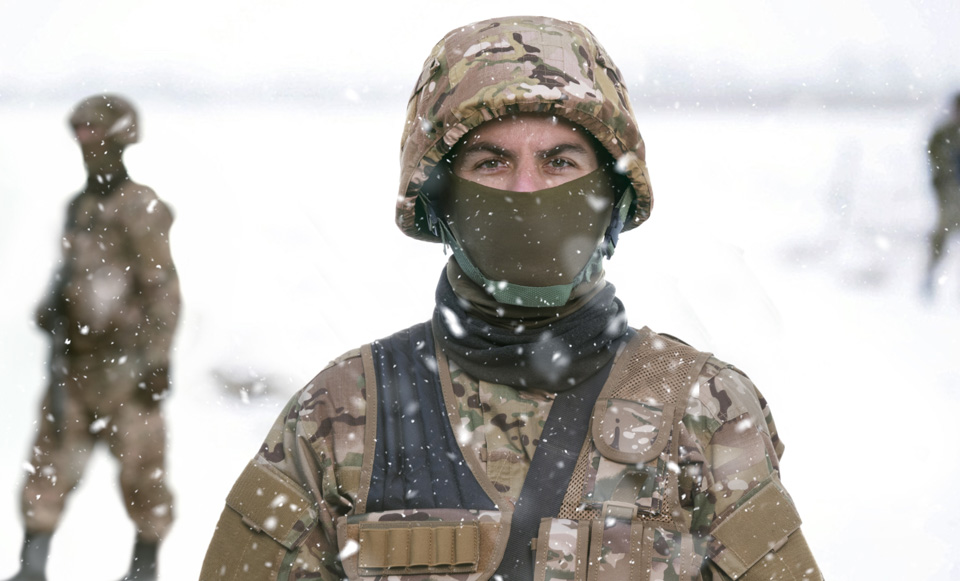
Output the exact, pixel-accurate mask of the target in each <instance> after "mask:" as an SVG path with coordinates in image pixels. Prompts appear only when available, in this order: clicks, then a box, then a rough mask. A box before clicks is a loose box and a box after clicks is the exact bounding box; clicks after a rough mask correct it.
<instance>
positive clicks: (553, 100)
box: [396, 16, 653, 242]
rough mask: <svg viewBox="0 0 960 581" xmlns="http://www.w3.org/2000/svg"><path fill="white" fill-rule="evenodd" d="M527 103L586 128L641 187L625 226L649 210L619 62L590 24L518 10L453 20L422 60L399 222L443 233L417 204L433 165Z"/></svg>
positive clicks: (403, 151) (403, 152) (407, 136)
mask: <svg viewBox="0 0 960 581" xmlns="http://www.w3.org/2000/svg"><path fill="white" fill-rule="evenodd" d="M527 112H530V113H550V114H555V115H558V116H561V117H564V118H566V119H568V120H570V121H572V122H574V123H576V124H578V125H580V126H582V127H584V128H585V129H587V130H588V131H589V132H590V133H591V134H592V135H593V136H594V137H595V138H596V139H597V140H598V141H599V142H600V143H601V144H602V145H603V146H604V148H605V149H606V150H607V151H609V152H610V154H611V155H612V156H613V158H614V159H615V160H617V170H618V171H619V172H621V173H623V174H624V175H625V176H626V177H627V178H628V180H629V182H630V185H632V187H633V190H634V192H635V193H636V198H637V204H636V211H635V212H633V215H632V216H631V217H630V218H629V220H628V222H627V223H626V225H625V226H624V230H629V229H631V228H635V227H636V226H638V225H639V224H640V223H642V222H643V221H644V220H646V219H647V217H649V215H650V210H651V207H652V205H653V195H652V191H651V189H650V180H649V176H648V174H647V167H646V163H645V161H644V156H645V152H644V145H643V139H642V138H641V137H640V131H639V130H638V128H637V122H636V118H635V116H634V113H633V108H632V107H631V106H630V100H629V98H628V97H627V92H626V87H625V86H624V85H623V81H622V77H621V74H620V71H619V69H617V67H616V65H614V63H613V61H612V60H611V59H610V57H609V56H608V55H607V53H606V51H605V50H604V49H603V47H602V46H601V45H600V43H599V42H598V41H597V39H596V38H595V37H594V36H593V34H592V33H591V32H590V31H589V30H587V28H586V27H584V26H582V25H580V24H577V23H576V22H565V21H561V20H555V19H553V18H547V17H540V16H516V17H505V18H495V19H491V20H485V21H482V22H477V23H474V24H470V25H467V26H464V27H462V28H457V29H455V30H453V31H451V32H450V33H448V34H447V35H446V36H445V37H444V38H443V39H442V40H441V41H440V42H439V43H437V45H436V46H435V47H434V49H433V51H432V52H431V53H430V56H428V57H427V60H426V61H425V62H424V66H423V72H422V73H421V75H420V78H419V79H418V81H417V84H416V86H415V87H414V90H413V94H412V96H411V97H410V102H409V104H408V106H407V120H406V125H405V127H404V131H403V137H402V140H401V148H400V160H401V176H400V192H399V196H398V198H397V213H396V220H397V225H398V226H399V227H400V229H401V230H403V232H404V233H405V234H407V235H408V236H411V237H413V238H417V239H420V240H428V241H432V242H438V241H439V239H438V238H437V237H436V236H435V235H434V234H433V233H432V232H430V231H429V230H428V228H426V226H425V224H424V223H423V208H420V210H419V211H418V209H417V205H418V204H417V200H418V196H419V193H420V189H421V187H422V186H423V185H424V183H425V182H426V181H427V179H428V178H429V177H430V174H431V171H432V170H433V168H435V167H436V166H437V164H438V163H439V162H440V160H441V159H443V156H444V155H446V154H447V152H449V151H450V149H452V148H453V146H454V145H455V144H456V143H457V141H458V140H459V139H460V138H461V137H463V136H464V135H466V134H467V133H468V132H469V131H470V130H471V129H473V128H475V127H477V126H479V125H480V124H482V123H484V122H486V121H489V120H491V119H496V118H498V117H502V116H504V115H508V114H516V113H527Z"/></svg>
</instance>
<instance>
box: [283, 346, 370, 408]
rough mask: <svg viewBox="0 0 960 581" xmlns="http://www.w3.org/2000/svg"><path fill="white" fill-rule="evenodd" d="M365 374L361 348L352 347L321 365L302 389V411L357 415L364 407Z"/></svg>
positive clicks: (300, 399) (300, 402) (300, 401)
mask: <svg viewBox="0 0 960 581" xmlns="http://www.w3.org/2000/svg"><path fill="white" fill-rule="evenodd" d="M366 396H367V394H366V376H365V373H364V365H363V359H362V358H361V355H360V349H351V350H350V351H347V352H346V353H344V354H343V355H341V356H339V357H337V358H336V359H334V360H333V361H331V362H330V363H328V364H327V365H326V367H324V368H323V369H322V370H321V371H320V373H318V374H317V375H316V377H314V378H313V379H312V380H311V381H310V382H309V383H308V384H307V385H306V386H305V387H304V388H303V389H302V390H301V391H300V396H299V404H300V408H301V411H300V413H301V414H310V413H318V412H319V413H327V414H329V413H333V414H335V415H336V414H338V413H343V412H344V410H346V409H349V410H352V411H353V412H355V413H357V414H359V413H360V412H361V411H362V410H363V409H364V408H365V407H366Z"/></svg>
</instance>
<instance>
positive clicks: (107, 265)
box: [37, 177, 180, 369]
mask: <svg viewBox="0 0 960 581" xmlns="http://www.w3.org/2000/svg"><path fill="white" fill-rule="evenodd" d="M93 189H94V188H91V187H88V188H87V189H86V190H84V191H83V192H81V193H79V194H77V196H76V197H74V198H73V200H72V201H71V202H70V205H69V206H68V209H67V220H66V226H65V227H64V232H63V237H62V253H61V258H60V268H59V270H58V272H57V274H56V276H55V277H54V281H53V283H52V284H51V287H50V288H51V290H50V292H49V294H48V296H47V297H46V299H45V300H44V302H43V303H42V304H41V305H40V306H39V307H38V309H37V318H38V322H39V323H40V325H41V326H43V327H45V328H48V329H51V327H52V322H51V320H52V319H63V320H65V322H66V338H67V339H68V340H69V345H70V351H71V352H72V353H78V354H79V353H85V352H90V351H94V350H97V349H98V348H99V347H101V346H103V345H111V344H113V345H122V346H124V347H125V348H126V347H129V348H130V350H131V351H132V353H133V354H134V355H135V358H136V363H137V364H138V365H140V366H142V368H144V369H149V368H151V367H155V366H158V365H165V364H166V363H167V362H168V360H169V352H170V347H171V343H172V340H173V334H174V330H175V329H176V326H177V319H178V315H179V311H180V283H179V279H178V277H177V271H176V268H175V267H174V264H173V258H172V256H171V254H170V240H169V234H170V226H171V224H172V223H173V215H172V214H171V212H170V210H169V209H168V208H167V206H166V205H165V204H164V203H163V202H162V201H161V200H160V199H159V198H158V197H157V195H156V194H155V193H154V192H153V190H151V189H150V188H148V187H146V186H142V185H140V184H137V183H135V182H133V181H131V180H130V179H129V178H126V177H123V178H122V179H118V183H117V185H116V186H114V187H113V188H110V189H109V190H107V191H106V192H103V193H101V192H98V191H92V190H93ZM101 189H103V188H101Z"/></svg>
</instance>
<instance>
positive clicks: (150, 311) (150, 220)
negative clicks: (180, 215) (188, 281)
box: [125, 185, 180, 368]
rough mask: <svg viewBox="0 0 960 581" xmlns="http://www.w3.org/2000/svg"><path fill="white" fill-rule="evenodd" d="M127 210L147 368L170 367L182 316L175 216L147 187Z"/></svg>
mask: <svg viewBox="0 0 960 581" xmlns="http://www.w3.org/2000/svg"><path fill="white" fill-rule="evenodd" d="M136 187H137V188H139V189H140V192H138V193H139V194H140V195H139V196H137V197H136V198H137V202H136V203H135V204H131V205H130V206H128V207H127V208H128V212H127V216H126V220H125V226H126V229H127V233H128V236H129V240H130V246H131V248H130V252H131V265H130V267H131V269H132V270H134V271H135V272H134V277H135V281H136V285H137V287H136V288H137V291H138V293H139V301H140V304H141V305H142V308H143V311H144V314H145V318H146V320H145V324H144V325H143V327H142V332H143V334H144V335H143V339H144V341H143V342H142V343H141V344H142V345H143V346H144V347H143V349H144V351H143V353H142V356H143V358H144V363H145V367H147V368H151V367H156V366H161V365H167V364H168V363H169V357H170V348H171V345H172V343H173V334H174V331H175V330H176V327H177V320H178V317H179V313H180V280H179V278H178V276H177V269H176V267H175V266H174V264H173V256H172V255H171V253H170V227H171V226H172V225H173V214H172V213H171V212H170V209H169V208H168V207H167V206H166V204H164V203H163V202H162V201H160V199H159V198H157V196H156V194H154V193H153V190H151V189H150V188H146V187H144V186H139V185H137V186H136Z"/></svg>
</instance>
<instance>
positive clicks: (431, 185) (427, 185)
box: [415, 156, 453, 239]
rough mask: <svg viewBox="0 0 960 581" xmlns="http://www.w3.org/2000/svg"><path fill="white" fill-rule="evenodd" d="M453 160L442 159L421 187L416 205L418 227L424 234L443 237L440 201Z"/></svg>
mask: <svg viewBox="0 0 960 581" xmlns="http://www.w3.org/2000/svg"><path fill="white" fill-rule="evenodd" d="M452 171H453V170H452V169H451V162H450V159H449V156H448V157H444V158H443V159H441V160H440V163H438V164H437V165H436V167H434V168H433V171H432V172H430V176H429V177H428V178H427V181H425V182H424V183H423V186H421V187H420V192H419V194H418V195H417V205H416V218H415V219H416V222H415V223H416V227H417V230H419V231H420V232H423V233H424V234H428V235H432V236H435V237H437V238H438V239H440V238H441V232H440V226H439V222H440V220H441V219H442V212H441V209H440V203H441V199H442V196H443V193H444V191H446V189H447V187H448V185H449V181H450V172H452Z"/></svg>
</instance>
